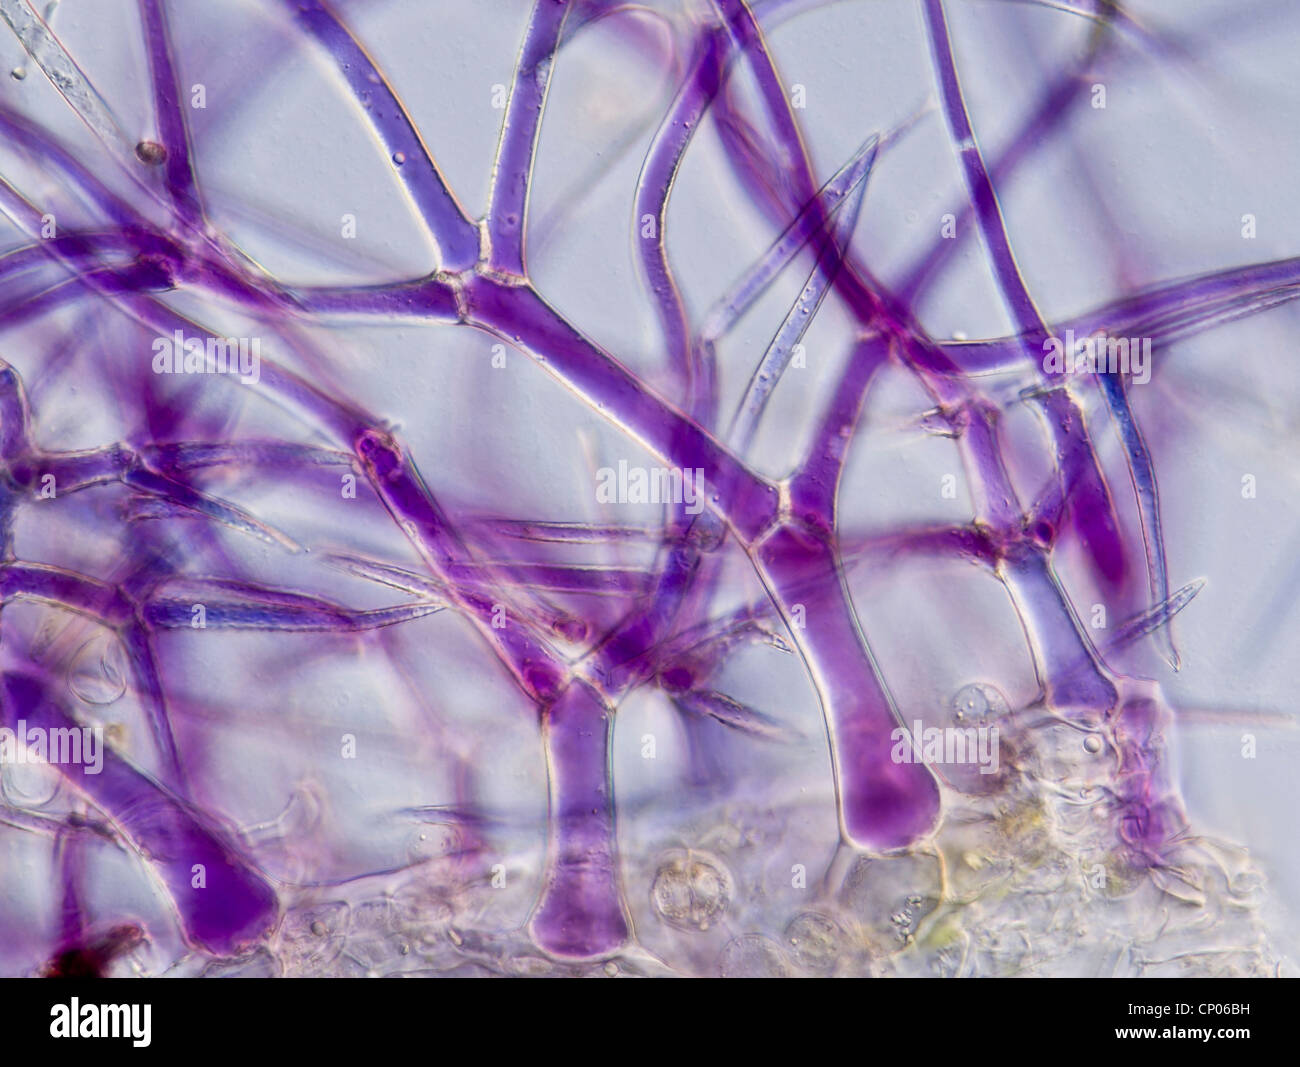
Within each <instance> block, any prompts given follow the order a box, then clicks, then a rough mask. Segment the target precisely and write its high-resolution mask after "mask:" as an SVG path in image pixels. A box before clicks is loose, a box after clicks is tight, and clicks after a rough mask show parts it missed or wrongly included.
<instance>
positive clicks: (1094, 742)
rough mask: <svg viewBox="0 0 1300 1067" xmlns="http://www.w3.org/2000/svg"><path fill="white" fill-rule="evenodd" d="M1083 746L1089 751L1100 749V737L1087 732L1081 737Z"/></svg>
mask: <svg viewBox="0 0 1300 1067" xmlns="http://www.w3.org/2000/svg"><path fill="white" fill-rule="evenodd" d="M1083 747H1084V748H1085V749H1087V750H1088V751H1089V752H1100V751H1101V738H1100V737H1098V736H1097V735H1096V734H1089V735H1088V736H1087V737H1085V738H1084V739H1083Z"/></svg>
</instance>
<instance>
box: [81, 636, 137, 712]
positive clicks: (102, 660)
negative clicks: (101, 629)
mask: <svg viewBox="0 0 1300 1067" xmlns="http://www.w3.org/2000/svg"><path fill="white" fill-rule="evenodd" d="M126 677H127V672H126V655H125V653H124V652H123V651H122V645H121V642H119V641H118V639H117V638H116V637H115V636H114V635H112V634H107V633H101V634H99V635H97V636H96V637H92V638H91V639H90V640H89V641H87V642H86V643H85V644H84V645H82V646H81V648H79V649H78V650H77V654H76V655H75V656H74V657H73V659H72V667H71V668H70V669H69V671H68V688H69V689H71V690H72V692H73V694H74V695H75V696H77V697H78V698H79V699H81V700H84V701H85V702H86V703H87V704H99V705H104V704H112V703H113V702H114V701H115V700H118V699H119V698H120V697H121V696H122V694H123V693H125V692H126Z"/></svg>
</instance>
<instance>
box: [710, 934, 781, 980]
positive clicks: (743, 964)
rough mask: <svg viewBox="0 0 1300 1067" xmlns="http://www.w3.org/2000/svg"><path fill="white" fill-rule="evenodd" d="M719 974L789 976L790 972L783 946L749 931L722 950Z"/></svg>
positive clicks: (748, 976) (727, 976)
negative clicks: (782, 950) (782, 949)
mask: <svg viewBox="0 0 1300 1067" xmlns="http://www.w3.org/2000/svg"><path fill="white" fill-rule="evenodd" d="M718 973H719V974H721V975H722V977H723V978H786V977H788V976H789V973H790V971H789V968H788V967H787V966H786V962H785V956H784V954H783V953H782V952H781V946H780V945H778V944H777V943H776V942H775V941H773V940H772V939H771V938H770V937H763V936H762V935H761V934H746V935H745V936H744V937H738V938H736V939H735V940H734V941H732V942H730V943H729V944H728V945H727V947H726V948H724V949H723V950H722V955H721V956H720V957H719V959H718Z"/></svg>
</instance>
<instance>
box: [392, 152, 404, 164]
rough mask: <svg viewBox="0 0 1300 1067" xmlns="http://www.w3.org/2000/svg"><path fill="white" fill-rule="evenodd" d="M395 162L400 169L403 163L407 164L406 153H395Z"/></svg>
mask: <svg viewBox="0 0 1300 1067" xmlns="http://www.w3.org/2000/svg"><path fill="white" fill-rule="evenodd" d="M393 162H394V163H396V164H397V165H398V166H399V167H400V166H401V165H402V164H403V163H405V162H406V153H405V152H394V153H393Z"/></svg>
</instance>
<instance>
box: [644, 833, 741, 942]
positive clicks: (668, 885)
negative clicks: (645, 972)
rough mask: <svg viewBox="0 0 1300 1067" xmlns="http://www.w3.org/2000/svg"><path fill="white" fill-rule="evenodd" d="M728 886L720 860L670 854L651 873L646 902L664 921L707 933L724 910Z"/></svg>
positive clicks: (699, 854) (698, 854)
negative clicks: (648, 900) (651, 881)
mask: <svg viewBox="0 0 1300 1067" xmlns="http://www.w3.org/2000/svg"><path fill="white" fill-rule="evenodd" d="M732 887H733V883H732V880H731V875H730V873H729V872H728V871H727V869H726V868H725V867H724V866H723V865H722V863H721V861H720V860H718V859H716V858H714V857H712V856H707V855H705V854H704V853H699V852H676V853H670V854H669V856H668V857H667V858H666V859H665V861H664V862H663V863H662V864H660V866H659V870H658V872H657V873H656V874H655V880H654V885H653V886H652V887H651V889H650V901H651V903H652V904H653V905H654V909H655V912H656V913H657V914H658V915H659V917H660V918H662V919H663V920H664V922H667V923H669V924H671V925H673V926H677V927H680V928H682V929H696V930H707V929H708V928H709V927H710V926H711V925H712V924H713V923H714V922H716V921H717V920H718V919H719V918H720V917H721V915H722V914H723V912H725V911H726V910H727V906H728V905H729V904H730V903H731V896H732Z"/></svg>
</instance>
